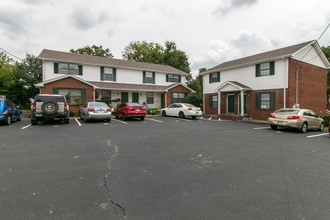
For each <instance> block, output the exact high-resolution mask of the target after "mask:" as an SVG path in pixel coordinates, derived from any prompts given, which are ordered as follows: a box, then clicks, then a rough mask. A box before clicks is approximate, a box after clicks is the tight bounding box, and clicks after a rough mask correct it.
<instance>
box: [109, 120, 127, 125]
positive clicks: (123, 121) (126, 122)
mask: <svg viewBox="0 0 330 220" xmlns="http://www.w3.org/2000/svg"><path fill="white" fill-rule="evenodd" d="M112 121H116V122H120V123H123V124H125V125H127V122H124V121H120V120H117V119H112Z"/></svg>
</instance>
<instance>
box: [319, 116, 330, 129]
mask: <svg viewBox="0 0 330 220" xmlns="http://www.w3.org/2000/svg"><path fill="white" fill-rule="evenodd" d="M320 117H321V118H323V120H324V126H325V127H328V126H329V122H330V115H329V114H326V115H320Z"/></svg>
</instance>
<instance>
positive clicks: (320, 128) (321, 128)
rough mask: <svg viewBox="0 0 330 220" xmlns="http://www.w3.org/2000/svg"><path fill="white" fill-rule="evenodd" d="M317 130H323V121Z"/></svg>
mask: <svg viewBox="0 0 330 220" xmlns="http://www.w3.org/2000/svg"><path fill="white" fill-rule="evenodd" d="M317 130H318V131H321V132H323V130H324V123H323V122H322V123H321V124H320V127H319V129H317Z"/></svg>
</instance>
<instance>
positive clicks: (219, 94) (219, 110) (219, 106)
mask: <svg viewBox="0 0 330 220" xmlns="http://www.w3.org/2000/svg"><path fill="white" fill-rule="evenodd" d="M220 114H221V92H220V91H218V115H220Z"/></svg>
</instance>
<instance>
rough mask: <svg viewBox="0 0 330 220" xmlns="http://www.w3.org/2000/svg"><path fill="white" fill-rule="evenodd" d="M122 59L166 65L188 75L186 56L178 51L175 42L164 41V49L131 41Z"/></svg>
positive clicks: (158, 45)
mask: <svg viewBox="0 0 330 220" xmlns="http://www.w3.org/2000/svg"><path fill="white" fill-rule="evenodd" d="M122 57H123V59H125V60H134V61H138V62H145V63H154V64H162V65H168V66H172V67H174V68H177V69H179V70H181V71H183V72H186V73H190V67H189V65H190V64H189V62H188V55H187V54H186V53H185V52H184V51H181V50H178V49H177V47H176V44H175V42H172V41H166V42H165V47H163V46H161V45H160V44H158V43H148V42H146V41H142V42H140V41H133V42H131V43H130V44H129V45H128V46H126V47H125V49H124V51H123V52H122ZM190 79H191V76H190ZM188 80H189V77H188Z"/></svg>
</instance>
